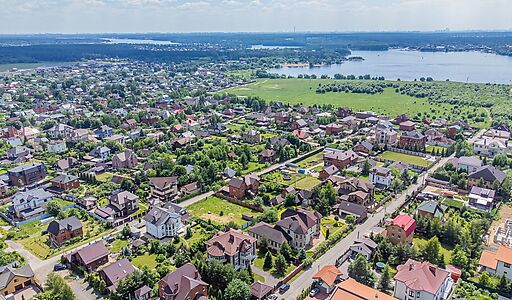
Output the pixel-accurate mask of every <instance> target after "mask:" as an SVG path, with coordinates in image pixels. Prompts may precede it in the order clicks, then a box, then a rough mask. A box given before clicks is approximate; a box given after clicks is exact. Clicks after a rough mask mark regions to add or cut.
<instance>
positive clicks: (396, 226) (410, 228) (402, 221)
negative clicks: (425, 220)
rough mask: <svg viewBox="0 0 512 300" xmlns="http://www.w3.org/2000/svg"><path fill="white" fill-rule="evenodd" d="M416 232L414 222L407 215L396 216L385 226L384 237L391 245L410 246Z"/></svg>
mask: <svg viewBox="0 0 512 300" xmlns="http://www.w3.org/2000/svg"><path fill="white" fill-rule="evenodd" d="M414 230H416V220H414V219H413V218H412V217H411V216H409V215H407V214H403V215H398V216H396V217H395V218H394V219H392V220H391V221H390V222H389V224H388V225H387V226H386V230H385V236H386V237H387V238H389V240H390V241H391V242H392V243H393V244H395V245H396V244H406V243H407V244H409V245H412V238H413V236H414Z"/></svg>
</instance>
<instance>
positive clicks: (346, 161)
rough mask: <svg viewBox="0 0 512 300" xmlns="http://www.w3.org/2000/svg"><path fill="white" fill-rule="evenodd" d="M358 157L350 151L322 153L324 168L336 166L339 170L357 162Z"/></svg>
mask: <svg viewBox="0 0 512 300" xmlns="http://www.w3.org/2000/svg"><path fill="white" fill-rule="evenodd" d="M358 158H359V156H358V155H357V154H356V153H355V152H354V151H352V150H348V151H340V150H332V151H325V152H324V153H323V160H324V165H325V166H331V165H332V166H336V168H338V169H339V170H341V169H345V168H347V167H348V166H351V165H353V164H355V163H356V162H357V159H358Z"/></svg>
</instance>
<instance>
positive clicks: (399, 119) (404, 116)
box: [391, 114, 411, 125]
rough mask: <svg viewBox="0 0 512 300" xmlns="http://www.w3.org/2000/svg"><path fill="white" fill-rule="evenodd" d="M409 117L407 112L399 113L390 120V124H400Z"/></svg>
mask: <svg viewBox="0 0 512 300" xmlns="http://www.w3.org/2000/svg"><path fill="white" fill-rule="evenodd" d="M410 119H411V118H410V117H409V116H408V115H407V114H401V115H399V116H397V117H396V118H395V119H393V120H392V121H391V123H392V124H395V125H400V123H403V122H406V121H409V120H410Z"/></svg>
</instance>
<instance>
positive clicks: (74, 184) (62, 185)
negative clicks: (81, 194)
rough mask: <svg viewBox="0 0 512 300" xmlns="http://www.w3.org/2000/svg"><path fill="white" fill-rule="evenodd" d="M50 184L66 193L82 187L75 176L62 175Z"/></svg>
mask: <svg viewBox="0 0 512 300" xmlns="http://www.w3.org/2000/svg"><path fill="white" fill-rule="evenodd" d="M50 183H51V184H52V186H53V187H56V188H59V189H61V190H64V191H68V190H72V189H76V188H78V187H80V180H79V178H78V177H76V176H74V175H68V174H60V175H59V176H57V177H55V178H53V179H52V180H51V181H50Z"/></svg>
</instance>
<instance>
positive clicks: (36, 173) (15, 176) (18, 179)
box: [7, 162, 47, 187]
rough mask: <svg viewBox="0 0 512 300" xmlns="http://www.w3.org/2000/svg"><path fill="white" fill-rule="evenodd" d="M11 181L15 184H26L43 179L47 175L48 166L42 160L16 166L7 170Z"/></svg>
mask: <svg viewBox="0 0 512 300" xmlns="http://www.w3.org/2000/svg"><path fill="white" fill-rule="evenodd" d="M7 173H8V176H9V182H10V183H11V185H14V186H19V187H21V186H25V185H31V184H34V183H36V182H38V181H40V180H43V179H44V178H45V177H46V175H47V171H46V166H45V165H44V164H43V163H40V162H34V163H28V164H24V165H21V166H17V167H14V168H12V169H9V170H8V171H7Z"/></svg>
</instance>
